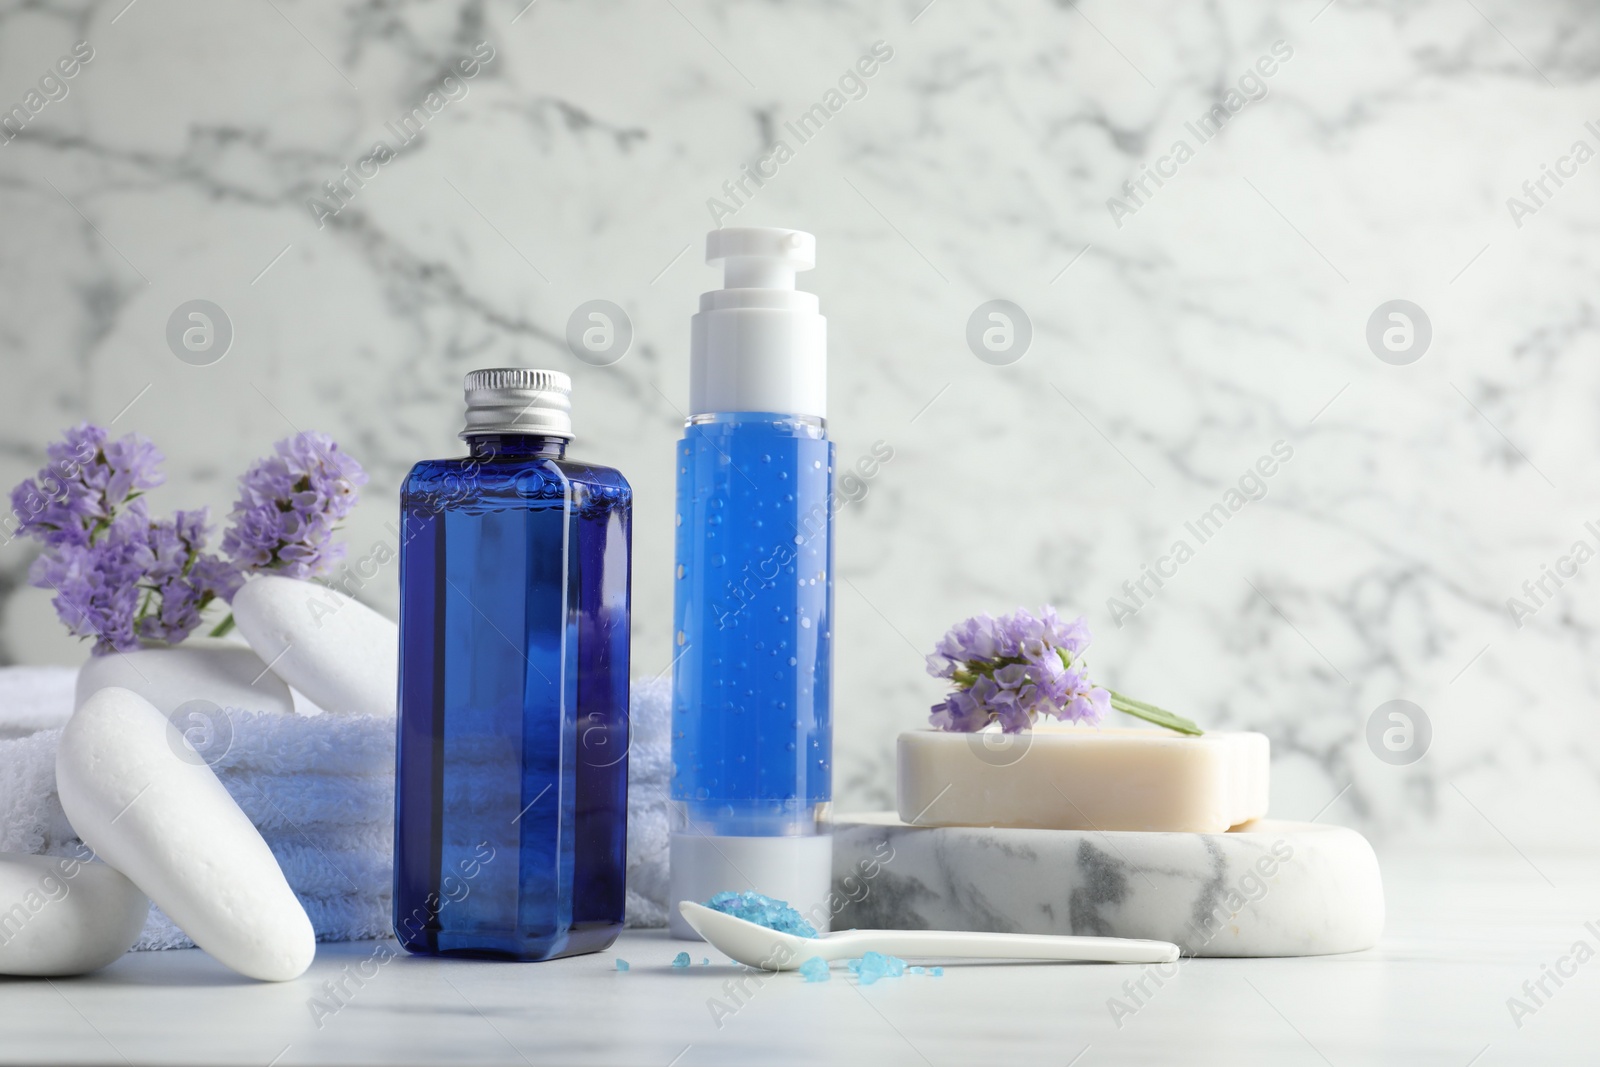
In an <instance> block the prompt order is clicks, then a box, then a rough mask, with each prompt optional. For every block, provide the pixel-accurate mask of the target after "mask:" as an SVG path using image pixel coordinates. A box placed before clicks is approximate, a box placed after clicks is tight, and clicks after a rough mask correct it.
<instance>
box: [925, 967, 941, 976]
mask: <svg viewBox="0 0 1600 1067" xmlns="http://www.w3.org/2000/svg"><path fill="white" fill-rule="evenodd" d="M928 973H929V974H931V975H933V976H934V977H935V978H943V977H944V968H943V967H930V968H928Z"/></svg>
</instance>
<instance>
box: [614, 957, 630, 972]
mask: <svg viewBox="0 0 1600 1067" xmlns="http://www.w3.org/2000/svg"><path fill="white" fill-rule="evenodd" d="M627 969H628V961H627V960H625V959H623V958H622V957H621V956H618V957H617V970H619V971H625V970H627Z"/></svg>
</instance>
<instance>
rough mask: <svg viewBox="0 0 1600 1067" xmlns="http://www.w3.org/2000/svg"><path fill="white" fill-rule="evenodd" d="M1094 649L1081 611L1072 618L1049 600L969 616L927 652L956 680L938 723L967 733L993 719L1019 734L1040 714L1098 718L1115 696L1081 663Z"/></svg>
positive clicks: (932, 667) (931, 666)
mask: <svg viewBox="0 0 1600 1067" xmlns="http://www.w3.org/2000/svg"><path fill="white" fill-rule="evenodd" d="M1088 647H1089V626H1088V623H1087V622H1086V621H1085V620H1084V619H1083V618H1082V617H1081V616H1080V617H1079V618H1077V619H1074V620H1072V621H1071V622H1067V621H1065V620H1063V619H1062V618H1061V617H1060V616H1059V615H1057V614H1056V611H1055V609H1054V608H1051V607H1048V606H1047V607H1045V608H1043V609H1042V610H1041V611H1040V612H1039V614H1038V615H1032V614H1030V613H1028V612H1026V611H1022V610H1018V611H1017V612H1016V613H1015V614H1012V615H1003V616H1001V617H1000V618H998V619H996V618H993V617H991V616H989V615H976V616H974V617H972V618H970V619H964V620H962V621H961V622H959V623H957V624H956V625H955V626H954V627H952V628H951V629H950V632H949V633H947V634H945V635H944V637H943V638H941V639H940V641H939V644H938V646H937V647H936V648H935V650H934V653H933V655H931V656H929V657H928V673H929V674H931V675H933V676H934V677H936V678H947V679H949V680H950V681H951V682H952V683H953V684H954V686H955V689H954V690H953V691H952V692H951V693H950V695H949V696H948V697H946V698H945V700H944V701H943V702H942V703H939V704H935V705H934V707H933V713H932V716H931V721H932V723H933V725H934V726H936V727H938V728H939V729H941V730H950V731H957V732H964V733H971V732H974V731H977V730H981V729H983V728H984V727H986V726H988V725H989V724H990V723H993V722H997V723H999V724H1000V729H1001V730H1003V731H1005V732H1006V733H1018V732H1020V731H1022V730H1026V729H1028V728H1029V727H1030V726H1032V725H1033V724H1034V723H1035V722H1036V721H1038V718H1039V716H1041V715H1051V716H1054V717H1056V718H1058V719H1061V720H1063V721H1067V722H1086V723H1099V722H1100V721H1101V719H1103V718H1104V717H1105V714H1106V712H1107V711H1109V710H1111V694H1110V692H1109V691H1108V690H1105V689H1101V688H1100V687H1098V686H1096V685H1094V684H1093V683H1091V682H1090V681H1089V675H1088V671H1087V669H1086V668H1085V667H1084V666H1083V664H1081V663H1080V662H1079V657H1080V656H1081V655H1082V654H1083V652H1084V650H1085V649H1087V648H1088Z"/></svg>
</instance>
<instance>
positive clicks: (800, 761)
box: [672, 412, 833, 836]
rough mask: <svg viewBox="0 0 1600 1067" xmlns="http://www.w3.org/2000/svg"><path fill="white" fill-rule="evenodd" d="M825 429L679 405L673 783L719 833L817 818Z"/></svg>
mask: <svg viewBox="0 0 1600 1067" xmlns="http://www.w3.org/2000/svg"><path fill="white" fill-rule="evenodd" d="M832 489H833V443H832V442H831V441H829V440H828V439H827V437H826V435H825V433H824V429H823V423H822V420H821V419H817V418H810V417H806V416H792V415H781V414H772V413H764V412H733V413H728V414H720V415H703V416H696V417H695V418H693V419H691V420H690V422H689V425H688V427H687V429H686V431H685V433H684V438H683V440H682V441H681V442H680V443H679V445H678V508H679V518H680V520H681V522H680V525H679V527H678V535H677V570H676V573H677V586H676V589H677V595H676V598H675V600H676V614H677V642H678V645H679V647H680V648H681V650H682V654H681V656H680V658H679V660H678V665H677V670H676V675H675V678H674V693H673V778H672V797H673V799H674V800H675V801H678V802H679V803H680V806H681V808H682V810H683V812H684V813H685V814H686V815H687V818H688V820H689V822H690V824H691V825H692V826H693V827H694V828H695V829H696V830H698V831H701V832H704V833H707V834H711V835H715V836H721V835H734V836H787V835H793V834H807V833H814V832H815V830H814V824H815V821H816V817H815V809H816V806H817V805H819V804H825V803H827V802H828V800H829V798H830V797H831V796H832V790H831V781H832V762H831V761H832V723H831V714H830V693H829V685H828V679H829V677H830V665H831V645H832V626H833V617H832V604H833V578H832V574H833V567H832V555H833V538H832V523H831V522H830V512H829V499H830V497H831V495H832Z"/></svg>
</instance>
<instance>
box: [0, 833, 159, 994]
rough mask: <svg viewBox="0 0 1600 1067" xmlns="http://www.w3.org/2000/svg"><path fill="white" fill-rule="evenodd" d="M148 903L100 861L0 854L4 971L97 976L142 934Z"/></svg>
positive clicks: (0, 951)
mask: <svg viewBox="0 0 1600 1067" xmlns="http://www.w3.org/2000/svg"><path fill="white" fill-rule="evenodd" d="M149 912H150V901H149V899H148V898H147V897H145V895H144V894H143V893H141V892H139V887H138V886H136V885H134V884H133V883H132V882H130V881H128V879H127V878H125V877H124V876H123V875H121V874H119V873H117V872H116V871H114V870H112V869H111V868H110V867H107V866H106V865H105V864H103V863H92V862H85V861H83V860H77V859H72V858H70V857H67V856H24V855H17V854H14V853H0V974H11V975H25V976H32V977H52V978H54V977H59V976H62V975H70V974H87V973H89V972H90V971H98V970H99V969H100V968H102V967H104V966H105V965H106V964H108V963H110V962H112V961H113V960H115V959H117V958H118V957H119V956H121V955H122V954H123V953H124V952H126V951H128V949H129V948H131V947H132V946H133V943H134V941H136V940H137V939H138V937H139V930H140V929H141V928H142V927H143V926H144V920H145V916H146V915H148V914H149Z"/></svg>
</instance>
